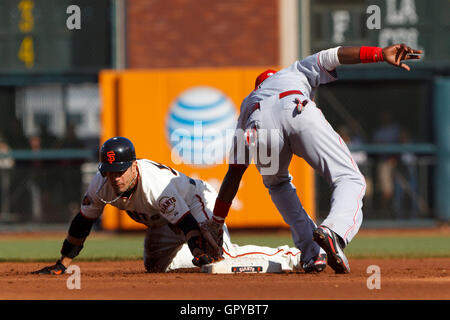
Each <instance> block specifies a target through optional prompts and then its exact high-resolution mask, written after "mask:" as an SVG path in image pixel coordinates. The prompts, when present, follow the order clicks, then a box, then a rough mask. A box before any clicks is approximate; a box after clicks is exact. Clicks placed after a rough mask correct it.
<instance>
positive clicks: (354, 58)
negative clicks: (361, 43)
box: [338, 43, 422, 71]
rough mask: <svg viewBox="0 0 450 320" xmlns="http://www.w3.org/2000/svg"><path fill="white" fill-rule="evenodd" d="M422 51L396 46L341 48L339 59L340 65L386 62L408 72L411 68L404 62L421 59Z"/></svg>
mask: <svg viewBox="0 0 450 320" xmlns="http://www.w3.org/2000/svg"><path fill="white" fill-rule="evenodd" d="M420 54H422V50H415V49H412V48H410V47H408V46H407V45H405V44H403V43H401V44H394V45H392V46H388V47H385V48H379V47H340V48H339V50H338V58H339V62H340V64H356V63H374V62H382V61H385V62H387V63H389V64H391V65H393V66H396V67H400V68H403V69H405V70H407V71H409V70H410V67H409V66H408V65H407V64H405V63H403V61H404V60H417V59H420V58H421V57H420Z"/></svg>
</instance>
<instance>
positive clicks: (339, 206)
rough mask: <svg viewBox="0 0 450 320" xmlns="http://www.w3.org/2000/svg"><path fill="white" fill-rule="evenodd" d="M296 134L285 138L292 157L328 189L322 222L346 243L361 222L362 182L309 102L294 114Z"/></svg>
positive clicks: (341, 143) (335, 136) (338, 140)
mask: <svg viewBox="0 0 450 320" xmlns="http://www.w3.org/2000/svg"><path fill="white" fill-rule="evenodd" d="M298 118H299V120H300V121H298V122H297V124H296V125H297V126H298V127H297V133H295V134H291V135H290V136H289V139H290V143H291V145H292V148H293V150H294V152H295V154H297V155H299V156H300V157H302V158H304V159H305V160H306V161H307V162H308V163H309V164H310V165H311V166H312V167H313V168H314V169H315V170H316V171H317V172H318V173H319V174H320V175H322V176H323V177H324V178H325V179H326V180H327V182H328V183H329V184H330V186H331V188H332V195H331V207H330V213H329V215H328V216H327V218H326V219H325V220H324V221H323V222H322V225H325V226H327V227H329V228H330V229H331V230H333V231H334V232H336V233H337V234H338V235H339V236H340V237H341V238H342V239H343V240H344V241H345V244H347V243H349V242H350V241H351V240H352V238H353V237H354V235H355V234H356V233H357V231H358V229H359V227H360V226H361V222H362V198H363V196H364V193H365V188H366V183H365V179H364V177H363V175H362V174H361V172H360V171H359V169H358V167H357V165H356V163H355V162H354V161H353V158H352V155H351V153H350V151H349V149H348V147H347V145H346V144H345V142H344V141H343V140H342V139H341V137H340V136H339V134H338V133H337V132H336V131H334V130H333V128H332V127H331V125H330V124H329V123H328V121H327V120H326V119H325V117H324V116H323V114H322V112H321V111H320V109H318V108H317V107H316V106H315V104H314V103H313V102H310V103H308V104H307V105H306V107H305V108H304V109H303V112H302V113H301V114H300V115H298Z"/></svg>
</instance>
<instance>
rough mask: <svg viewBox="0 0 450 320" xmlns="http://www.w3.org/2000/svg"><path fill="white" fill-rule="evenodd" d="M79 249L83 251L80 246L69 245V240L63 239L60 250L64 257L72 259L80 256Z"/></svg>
mask: <svg viewBox="0 0 450 320" xmlns="http://www.w3.org/2000/svg"><path fill="white" fill-rule="evenodd" d="M81 249H83V245H82V244H81V245H75V244H72V243H70V242H69V240H67V239H65V240H64V242H63V246H62V248H61V254H62V255H63V256H65V257H69V258H71V259H73V258H75V257H76V256H78V255H79V254H80V251H81Z"/></svg>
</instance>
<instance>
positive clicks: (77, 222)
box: [32, 212, 95, 275]
mask: <svg viewBox="0 0 450 320" xmlns="http://www.w3.org/2000/svg"><path fill="white" fill-rule="evenodd" d="M94 222H95V220H93V219H89V218H86V217H84V216H83V215H82V214H81V212H79V213H78V214H77V215H76V216H75V217H74V218H73V220H72V222H71V224H70V228H69V231H68V234H67V237H66V239H64V242H63V245H62V248H61V258H60V259H59V260H58V261H56V263H55V264H53V265H51V266H47V267H44V268H42V269H39V270H36V271H33V272H32V273H33V274H52V275H60V274H63V273H64V272H65V271H66V269H67V267H68V266H69V265H70V264H71V262H72V260H73V259H74V258H75V257H76V256H78V254H79V253H80V251H81V250H82V249H83V244H84V241H85V240H86V238H87V236H88V235H89V233H90V232H91V229H92V225H93V224H94Z"/></svg>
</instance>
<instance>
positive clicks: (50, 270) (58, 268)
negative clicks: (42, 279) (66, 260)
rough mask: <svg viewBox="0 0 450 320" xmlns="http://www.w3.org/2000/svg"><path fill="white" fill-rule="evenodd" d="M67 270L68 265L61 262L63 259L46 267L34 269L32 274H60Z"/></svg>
mask: <svg viewBox="0 0 450 320" xmlns="http://www.w3.org/2000/svg"><path fill="white" fill-rule="evenodd" d="M65 271H66V267H65V266H64V265H63V264H62V263H61V260H58V261H56V263H55V264H54V265H51V266H47V267H44V268H42V269H39V270H36V271H33V272H32V274H53V275H60V274H63V273H64V272H65Z"/></svg>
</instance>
